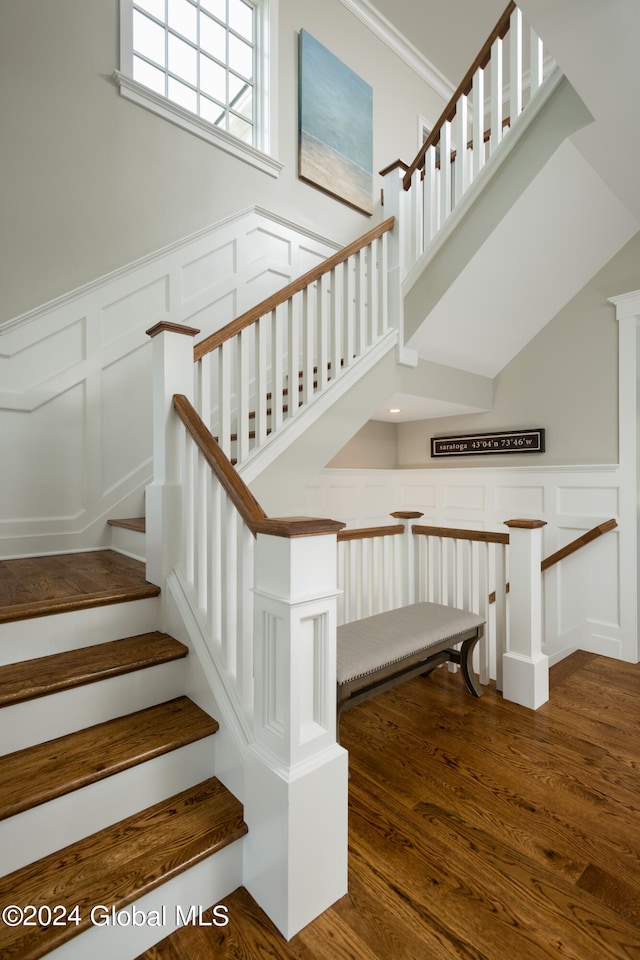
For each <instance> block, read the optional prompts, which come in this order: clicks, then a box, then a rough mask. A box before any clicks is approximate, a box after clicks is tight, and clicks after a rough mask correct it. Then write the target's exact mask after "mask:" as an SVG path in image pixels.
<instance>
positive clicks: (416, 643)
mask: <svg viewBox="0 0 640 960" xmlns="http://www.w3.org/2000/svg"><path fill="white" fill-rule="evenodd" d="M484 622H485V621H484V620H483V619H482V617H479V616H477V615H476V614H475V613H470V612H469V611H468V610H457V609H455V608H454V607H446V606H443V605H442V604H439V603H414V604H412V605H411V606H408V607H400V608H398V609H397V610H389V611H388V612H387V613H378V614H376V615H375V616H373V617H365V619H364V620H354V621H353V622H352V623H346V624H344V625H343V626H341V627H338V673H337V678H338V686H341V685H342V684H346V683H350V682H351V681H353V680H356V679H358V678H360V677H366V676H367V675H368V674H371V673H374V672H376V671H378V670H380V669H381V668H385V667H388V666H391V665H393V664H395V663H398V664H399V663H400V662H401V661H403V660H406V659H407V657H411V656H413V655H415V654H418V653H421V652H424V653H425V656H427V655H428V654H429V653H430V652H434V653H435V652H436V651H437V650H439V649H443V648H445V647H448V646H453V645H454V644H456V643H457V642H458V641H457V640H456V637H459V638H460V640H462V639H464V636H465V635H469V632H470V631H473V630H474V629H477V628H478V627H481V626H482V625H483V624H484Z"/></svg>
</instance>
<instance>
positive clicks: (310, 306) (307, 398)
mask: <svg viewBox="0 0 640 960" xmlns="http://www.w3.org/2000/svg"><path fill="white" fill-rule="evenodd" d="M315 307H316V297H315V290H314V289H313V287H306V288H305V289H304V290H303V291H302V353H303V364H302V401H303V403H304V404H307V403H310V402H311V400H312V399H313V367H314V360H315V343H316V338H315V332H316V324H315ZM297 387H298V380H297V379H296V382H295V384H293V385H292V387H291V389H292V390H296V391H297ZM296 396H299V392H296Z"/></svg>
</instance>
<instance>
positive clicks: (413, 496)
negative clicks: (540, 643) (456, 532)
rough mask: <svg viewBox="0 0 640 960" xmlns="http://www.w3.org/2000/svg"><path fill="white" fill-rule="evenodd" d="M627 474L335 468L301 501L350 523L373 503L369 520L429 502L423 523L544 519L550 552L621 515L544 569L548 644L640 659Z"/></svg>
mask: <svg viewBox="0 0 640 960" xmlns="http://www.w3.org/2000/svg"><path fill="white" fill-rule="evenodd" d="M408 474H410V477H409V476H408ZM374 478H375V482H374ZM621 482H622V480H621V472H620V468H619V467H618V466H610V467H609V466H603V467H600V466H595V467H592V466H576V467H573V466H571V467H558V468H549V467H538V468H532V469H526V468H503V469H495V470H492V469H486V468H485V469H482V468H481V469H466V468H465V469H452V470H411V471H407V470H379V471H374V470H336V469H334V470H325V471H324V472H323V474H322V475H321V477H320V478H319V479H318V480H317V482H315V483H314V484H313V485H312V486H310V487H309V488H308V489H307V490H306V491H305V494H304V496H303V503H304V511H305V512H306V513H310V514H316V515H321V516H325V517H331V518H333V519H335V520H342V521H344V522H345V523H346V524H347V526H349V527H357V526H362V525H363V517H362V514H363V513H364V505H365V504H366V513H367V520H366V522H367V523H368V524H369V523H376V524H385V523H388V522H389V514H390V513H391V512H392V511H394V510H417V511H421V512H422V513H423V514H424V517H423V519H422V520H421V521H419V522H421V523H426V524H434V525H436V526H448V527H459V528H465V527H466V528H470V529H477V530H494V531H499V532H505V530H506V528H505V527H504V521H505V520H509V519H513V518H517V517H521V518H522V517H524V518H528V519H540V520H545V521H546V526H545V528H544V531H543V556H549V555H550V554H552V553H554V552H555V551H556V550H558V549H560V548H561V547H563V546H565V545H566V544H567V543H570V542H571V541H572V540H575V539H576V538H577V537H579V536H580V535H581V534H583V533H586V532H587V530H590V529H591V528H592V527H594V526H596V525H597V524H598V523H601V522H603V521H604V520H609V519H611V518H612V517H613V518H615V519H616V520H617V521H618V524H619V526H618V527H617V528H616V529H615V530H613V531H611V532H609V533H607V534H605V535H604V536H603V537H602V538H600V539H599V540H597V541H595V542H594V543H591V544H588V545H587V546H585V547H584V548H583V549H582V550H580V552H578V553H576V554H573V555H572V556H571V557H568V558H567V559H565V560H562V561H560V562H559V563H558V564H557V565H555V566H553V567H551V568H550V569H549V570H547V571H546V572H545V573H544V574H543V594H544V629H545V638H544V641H545V652H546V653H547V654H548V656H549V657H550V660H551V662H552V663H555V662H557V661H558V660H561V659H562V658H563V657H565V656H567V655H568V654H569V653H572V652H573V651H574V650H578V649H583V650H590V651H593V652H596V653H600V654H604V655H605V656H610V657H615V658H622V659H625V660H630V661H632V662H635V661H636V660H637V637H636V635H635V634H636V630H635V622H636V621H635V617H636V614H635V605H634V597H633V594H632V592H631V591H629V590H626V589H625V588H624V585H623V580H624V578H625V576H626V572H625V571H627V570H633V569H635V561H634V546H633V529H632V525H633V524H634V523H635V518H633V517H632V518H622V517H621V516H620V515H619V513H618V505H619V503H620V485H621ZM374 498H375V499H374ZM294 506H295V505H292V508H294ZM300 506H302V503H301V504H300Z"/></svg>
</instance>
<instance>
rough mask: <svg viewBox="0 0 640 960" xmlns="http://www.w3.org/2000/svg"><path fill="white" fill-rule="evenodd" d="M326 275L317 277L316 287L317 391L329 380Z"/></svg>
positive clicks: (325, 385) (323, 387) (323, 388)
mask: <svg viewBox="0 0 640 960" xmlns="http://www.w3.org/2000/svg"><path fill="white" fill-rule="evenodd" d="M327 284H328V277H327V274H326V273H323V275H322V276H321V277H320V278H319V279H318V283H317V287H316V293H317V296H316V304H317V306H316V317H317V336H318V358H317V363H316V365H317V367H318V372H317V374H316V380H317V382H318V393H322V391H323V390H326V387H327V383H328V381H329V316H328V313H329V310H328V307H329V295H328V292H327Z"/></svg>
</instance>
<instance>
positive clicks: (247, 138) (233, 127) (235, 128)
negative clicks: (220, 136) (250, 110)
mask: <svg viewBox="0 0 640 960" xmlns="http://www.w3.org/2000/svg"><path fill="white" fill-rule="evenodd" d="M229 133H230V134H232V135H233V136H234V137H238V139H239V140H244V142H245V143H253V127H252V126H251V124H250V123H247V122H246V120H241V119H240V117H234V116H233V114H229Z"/></svg>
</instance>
